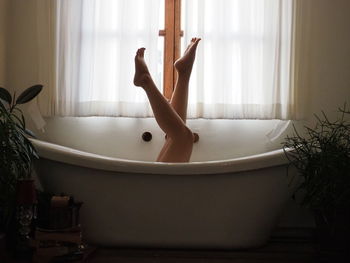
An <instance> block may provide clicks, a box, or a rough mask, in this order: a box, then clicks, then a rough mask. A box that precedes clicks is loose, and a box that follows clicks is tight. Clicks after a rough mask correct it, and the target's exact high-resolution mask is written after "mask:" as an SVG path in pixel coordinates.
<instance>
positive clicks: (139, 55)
mask: <svg viewBox="0 0 350 263" xmlns="http://www.w3.org/2000/svg"><path fill="white" fill-rule="evenodd" d="M144 53H145V48H144V47H142V48H139V49H138V50H137V51H136V56H138V57H143V55H144Z"/></svg>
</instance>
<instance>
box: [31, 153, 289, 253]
mask: <svg viewBox="0 0 350 263" xmlns="http://www.w3.org/2000/svg"><path fill="white" fill-rule="evenodd" d="M37 172H38V177H39V179H40V182H41V184H42V187H43V189H44V190H45V191H48V192H51V193H62V192H63V193H65V194H69V195H72V196H74V198H75V199H76V200H78V201H82V202H84V204H83V206H82V208H81V224H82V227H83V237H84V239H85V240H86V241H87V242H88V243H92V244H97V245H101V246H118V247H143V248H145V247H149V248H201V249H209V248H210V249H241V248H251V247H257V246H261V245H263V244H265V243H266V242H267V241H268V239H269V237H270V233H271V231H272V229H273V228H274V226H275V225H276V222H277V219H278V215H279V214H280V212H281V210H282V208H283V207H284V205H285V203H286V201H287V199H288V197H289V194H288V186H287V185H288V178H287V176H286V167H285V166H276V167H268V168H264V169H259V170H253V171H247V172H237V173H233V174H229V173H227V174H210V175H162V174H127V173H119V172H110V171H102V170H97V169H91V168H85V167H79V166H74V165H70V164H66V163H61V162H57V161H52V160H48V159H45V158H41V159H40V161H39V163H38V165H37Z"/></svg>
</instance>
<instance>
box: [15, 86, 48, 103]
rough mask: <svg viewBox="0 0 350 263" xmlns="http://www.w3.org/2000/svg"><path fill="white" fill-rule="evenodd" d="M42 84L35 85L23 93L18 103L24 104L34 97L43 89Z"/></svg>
mask: <svg viewBox="0 0 350 263" xmlns="http://www.w3.org/2000/svg"><path fill="white" fill-rule="evenodd" d="M42 88H43V86H42V85H34V86H32V87H30V88H28V89H26V90H25V91H23V92H22V93H21V95H19V96H18V98H17V100H16V104H24V103H27V102H29V101H31V100H32V99H34V98H35V97H36V96H37V95H38V94H39V93H40V91H41V90H42Z"/></svg>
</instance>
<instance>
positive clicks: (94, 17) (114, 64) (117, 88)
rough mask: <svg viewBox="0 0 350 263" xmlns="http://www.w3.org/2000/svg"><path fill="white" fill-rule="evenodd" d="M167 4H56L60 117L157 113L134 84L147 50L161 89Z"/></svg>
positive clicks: (99, 0)
mask: <svg viewBox="0 0 350 263" xmlns="http://www.w3.org/2000/svg"><path fill="white" fill-rule="evenodd" d="M162 1H163V0H74V1H72V0H59V1H56V3H57V6H56V8H57V9H56V16H57V24H56V26H57V27H56V32H57V34H56V36H57V52H56V59H57V61H56V70H57V78H56V81H57V82H56V86H57V98H56V109H55V113H56V114H58V115H64V116H91V115H102V116H137V117H143V116H150V115H151V114H152V111H151V108H150V106H149V103H148V100H147V97H146V95H145V92H144V91H143V90H142V89H141V88H139V87H134V85H133V75H134V70H135V69H134V56H135V53H136V50H137V48H140V47H146V60H147V63H148V67H149V69H150V72H152V73H153V74H152V75H153V78H154V79H155V82H156V83H157V85H158V87H161V80H162V76H161V75H162V74H161V73H162V72H161V68H162V61H161V59H162V55H161V51H162V50H161V49H162V47H161V44H160V42H159V37H158V32H159V28H160V27H161V25H160V24H159V23H160V19H159V12H160V8H161V2H162Z"/></svg>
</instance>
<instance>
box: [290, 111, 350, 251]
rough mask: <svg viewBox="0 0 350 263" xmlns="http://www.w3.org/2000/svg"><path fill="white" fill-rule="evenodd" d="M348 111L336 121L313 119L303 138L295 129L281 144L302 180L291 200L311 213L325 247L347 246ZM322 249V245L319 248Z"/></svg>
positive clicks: (349, 216)
mask: <svg viewBox="0 0 350 263" xmlns="http://www.w3.org/2000/svg"><path fill="white" fill-rule="evenodd" d="M349 117H350V111H349V109H347V106H346V104H345V105H344V106H343V107H341V108H339V110H338V117H337V119H336V120H335V121H331V120H329V118H327V116H326V114H325V113H324V112H322V117H319V116H317V115H315V118H316V124H315V126H314V127H313V128H310V127H307V126H305V130H304V131H305V135H300V133H298V131H297V130H296V128H295V127H294V134H293V136H288V137H287V138H286V139H285V141H284V143H283V144H284V145H283V147H284V150H285V154H286V156H287V158H288V160H289V161H290V164H291V165H293V166H295V167H296V169H297V170H298V174H299V176H300V177H301V180H300V184H298V186H297V188H296V191H295V192H294V197H296V198H297V199H300V202H301V205H302V206H304V207H307V208H309V209H311V210H312V212H313V214H314V217H315V222H316V228H317V230H318V233H317V235H318V236H319V237H321V242H322V243H323V244H325V245H326V246H328V247H332V246H333V248H334V249H337V248H341V247H342V248H343V249H344V248H349V245H350V121H349ZM321 245H322V244H321Z"/></svg>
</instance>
